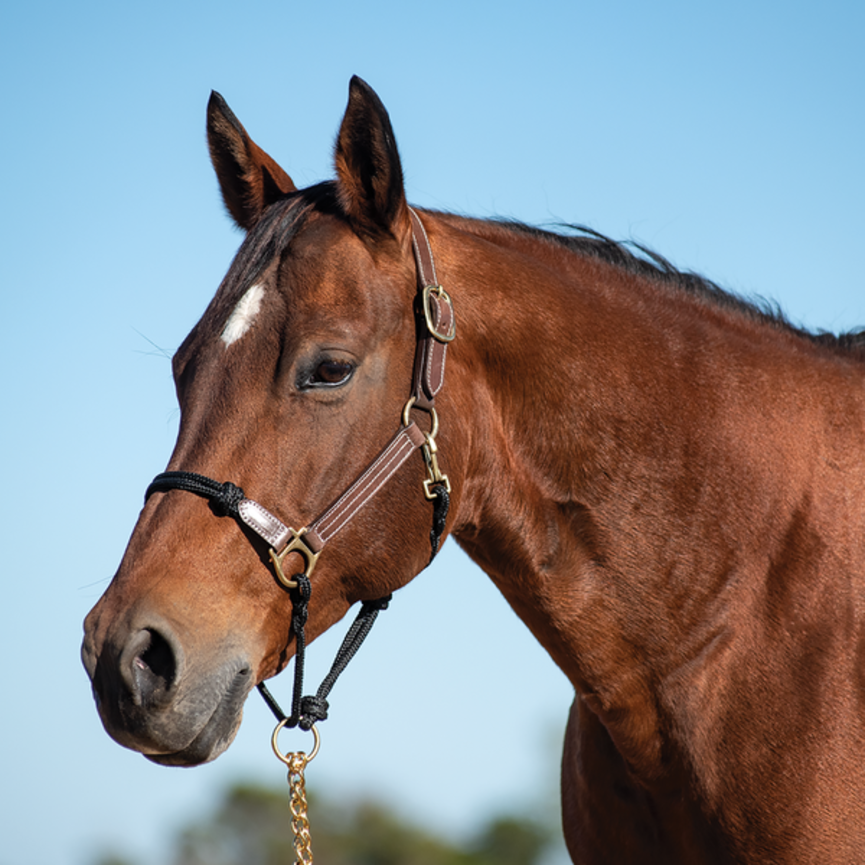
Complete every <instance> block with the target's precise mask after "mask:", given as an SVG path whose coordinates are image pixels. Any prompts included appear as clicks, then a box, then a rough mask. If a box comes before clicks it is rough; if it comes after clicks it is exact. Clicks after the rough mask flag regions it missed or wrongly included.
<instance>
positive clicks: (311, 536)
mask: <svg viewBox="0 0 865 865" xmlns="http://www.w3.org/2000/svg"><path fill="white" fill-rule="evenodd" d="M408 212H409V219H410V223H411V231H412V249H413V251H414V257H415V262H416V265H417V274H418V289H419V294H418V303H417V307H418V308H417V309H416V315H417V318H418V341H417V347H416V351H415V364H414V373H413V376H412V389H411V396H410V398H409V400H408V402H407V403H406V405H405V408H404V409H403V413H402V423H401V425H400V427H399V429H398V430H397V432H396V434H395V435H394V436H393V438H392V439H391V440H390V442H389V443H388V444H387V445H386V446H385V447H384V449H383V450H382V451H381V453H379V455H378V456H377V457H376V458H375V459H374V460H373V462H372V463H371V464H370V465H369V466H368V467H367V468H366V470H365V471H364V472H363V473H362V474H361V475H360V477H358V478H357V480H356V481H355V482H354V483H353V484H352V485H351V486H350V487H349V488H348V489H347V490H346V491H345V492H344V493H343V494H342V495H341V496H340V497H339V498H338V499H337V500H336V501H335V502H334V503H333V504H332V505H330V507H328V508H327V510H326V511H325V512H324V513H323V514H322V515H321V516H320V517H318V519H316V520H314V521H313V522H312V523H310V524H309V525H308V526H306V527H304V528H301V529H293V528H292V527H291V526H287V525H286V524H285V523H284V522H282V520H280V519H279V517H277V516H275V515H274V514H273V513H271V512H270V511H269V510H267V509H266V508H265V507H263V506H262V505H260V504H259V503H258V502H256V501H254V500H252V499H250V498H247V497H246V495H245V494H244V492H243V490H241V489H240V487H238V486H236V485H235V484H232V483H231V482H227V483H219V482H218V481H214V480H212V479H211V478H208V477H205V476H204V475H199V474H196V473H193V472H183V471H170V472H163V473H161V474H158V475H157V476H156V477H155V478H154V479H153V482H152V483H151V484H150V486H149V487H148V488H147V492H146V493H145V501H146V500H147V499H148V498H149V497H150V496H151V495H153V493H156V492H167V491H168V490H172V489H179V490H185V491H187V492H192V493H195V494H196V495H200V496H203V497H205V498H208V499H210V500H211V502H212V503H213V504H214V505H215V506H217V507H218V509H219V510H221V512H222V513H224V514H225V515H228V516H232V517H235V518H236V519H239V520H240V521H241V522H243V523H244V524H245V525H247V526H248V527H249V528H250V529H252V530H253V531H254V532H255V533H256V534H257V535H259V536H260V537H261V538H263V539H264V540H265V541H266V542H267V543H268V545H269V547H270V559H271V562H272V563H273V567H274V571H275V572H276V576H277V578H278V579H279V581H280V583H282V585H284V586H285V587H286V588H288V589H293V588H295V587H296V586H297V581H296V580H293V579H290V578H289V577H287V576H286V574H285V572H284V570H283V562H284V560H285V558H286V557H287V556H288V555H289V554H290V553H298V554H299V555H300V556H301V557H302V558H303V560H304V569H303V572H302V575H303V576H306V577H307V578H308V577H309V576H310V574H311V573H312V570H313V568H314V567H315V564H316V562H317V561H318V557H319V555H321V552H322V550H323V549H324V547H325V546H326V545H327V544H328V543H329V542H330V541H331V540H332V539H333V538H334V536H335V535H336V534H337V533H338V532H339V531H340V530H341V529H343V528H344V527H345V526H346V525H347V524H348V523H349V522H350V521H351V520H352V519H353V518H354V517H355V516H356V515H357V514H358V512H359V511H360V510H362V508H363V507H364V506H365V505H366V504H367V502H369V501H370V499H372V497H373V496H374V495H375V494H376V493H377V492H378V491H379V490H380V489H381V488H382V487H383V486H384V485H385V484H387V482H388V481H389V480H390V479H391V478H392V477H393V476H394V475H395V474H396V473H397V472H398V471H399V469H400V468H401V467H402V465H403V464H404V463H405V462H406V461H407V460H408V459H409V457H410V456H411V455H412V454H413V453H414V452H415V451H416V450H418V449H419V448H420V449H421V450H422V453H423V456H424V461H425V463H426V468H427V475H428V477H427V479H426V480H425V481H424V494H425V496H426V497H427V499H429V500H435V499H437V498H439V496H440V494H439V491H438V489H437V488H443V489H444V491H445V495H443V496H441V498H442V499H443V500H446V494H449V493H450V481H449V480H448V477H447V475H444V474H442V473H441V471H440V470H439V467H438V459H437V453H436V442H435V436H436V434H437V432H438V416H437V414H436V411H435V398H436V395H437V394H438V393H439V391H440V390H441V388H442V385H443V384H444V372H445V359H446V356H447V344H448V343H449V342H450V341H451V340H452V339H453V338H454V335H455V332H456V331H455V319H454V311H453V303H452V301H451V299H450V296H449V295H448V293H447V292H446V291H445V290H444V289H443V288H442V286H441V285H439V284H438V280H437V276H436V271H435V263H434V261H433V254H432V247H431V246H430V242H429V238H428V237H427V233H426V230H425V229H424V226H423V223H422V222H421V220H420V217H419V216H418V215H417V213H416V212H415V211H414V210H413V209H412V208H408ZM415 408H416V409H421V410H423V411H426V412H428V413H429V414H430V416H431V423H432V429H431V430H430V431H429V432H422V431H421V429H420V428H419V427H418V425H417V424H416V423H415V422H414V421H413V420H411V418H410V415H411V411H412V409H415Z"/></svg>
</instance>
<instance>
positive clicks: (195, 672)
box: [81, 605, 254, 766]
mask: <svg viewBox="0 0 865 865" xmlns="http://www.w3.org/2000/svg"><path fill="white" fill-rule="evenodd" d="M98 609H99V607H98V605H97V607H96V608H95V609H94V611H93V612H92V613H91V615H90V616H88V619H87V621H86V622H85V637H84V642H83V644H82V649H81V655H82V660H83V663H84V667H85V669H86V670H87V673H88V675H89V676H90V680H91V683H92V686H93V694H94V697H95V699H96V705H97V708H98V710H99V716H100V718H101V720H102V724H103V726H104V727H105V730H106V732H107V733H108V734H109V735H110V736H111V737H112V738H113V739H114V740H115V741H116V742H118V743H119V744H121V745H123V746H124V747H127V748H130V749H132V750H134V751H140V752H141V753H142V754H144V755H145V756H146V757H147V758H148V759H149V760H152V761H153V762H155V763H161V764H163V765H175V766H194V765H197V764H200V763H206V762H208V761H210V760H213V759H215V758H216V757H217V756H219V754H221V753H222V752H223V751H224V750H225V749H226V748H227V747H228V746H229V744H231V741H232V739H233V738H234V735H235V733H236V732H237V729H238V727H239V726H240V721H241V717H242V712H243V703H244V701H245V700H246V697H247V695H248V694H249V691H250V689H251V688H252V686H253V684H254V680H253V674H252V665H251V664H250V663H249V662H248V660H247V659H246V658H244V657H242V656H239V655H238V654H236V653H232V652H231V651H227V650H225V649H224V648H223V649H222V650H221V651H220V652H219V653H218V657H219V662H218V664H217V665H215V666H214V667H213V668H211V669H200V668H196V669H193V668H192V666H191V665H187V663H186V652H185V651H184V649H183V646H182V644H181V642H180V640H179V639H178V638H177V637H176V635H175V633H174V631H173V629H172V628H171V627H170V625H168V624H167V623H166V622H164V621H160V620H158V619H157V618H156V617H154V616H150V617H145V618H143V619H141V620H140V621H138V622H135V623H134V624H131V625H130V626H128V627H127V626H123V625H120V626H110V627H109V629H108V632H107V634H105V636H104V638H103V639H102V640H101V641H100V639H99V636H100V633H99V632H100V629H99V627H98V622H99V616H98Z"/></svg>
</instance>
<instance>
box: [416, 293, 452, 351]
mask: <svg viewBox="0 0 865 865" xmlns="http://www.w3.org/2000/svg"><path fill="white" fill-rule="evenodd" d="M432 295H435V296H436V297H437V298H438V299H439V300H441V301H443V302H444V303H446V304H447V306H448V307H449V308H450V311H451V326H450V328H449V329H448V332H447V333H442V332H441V331H439V329H438V328H437V327H436V325H435V323H434V321H433V314H432V301H431V299H430V298H431V297H432ZM422 297H423V317H424V318H425V319H426V326H427V330H428V331H429V332H430V334H431V335H432V337H433V338H434V339H437V340H438V341H439V342H445V343H447V342H450V341H451V340H452V339H453V338H454V337H455V336H456V335H457V321H456V318H455V317H454V305H453V301H452V300H451V296H450V295H449V294H448V293H447V292H446V291H445V290H444V289H443V288H442V287H441V286H440V285H427V286H426V287H425V288H424V290H423V296H422Z"/></svg>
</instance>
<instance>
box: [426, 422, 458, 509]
mask: <svg viewBox="0 0 865 865" xmlns="http://www.w3.org/2000/svg"><path fill="white" fill-rule="evenodd" d="M421 451H422V452H423V458H424V462H425V463H426V470H427V474H428V475H429V477H428V478H427V479H426V480H425V481H424V482H423V494H424V495H425V496H426V497H427V499H428V500H429V501H433V499H435V498H436V494H435V493H434V492H432V491H431V489H432V487H433V485H435V484H444V488H445V489H446V490H447V491H448V493H450V491H451V482H450V480H449V479H448V476H447V475H446V474H443V473H442V471H441V469H440V468H439V461H438V457H437V456H436V453H437V451H438V447H437V446H436V441H435V439H434V438H433V437H432V435H430V434H427V437H426V442H425V443H424V444H422V445H421Z"/></svg>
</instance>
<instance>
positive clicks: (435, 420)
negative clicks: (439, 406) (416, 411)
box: [402, 396, 439, 439]
mask: <svg viewBox="0 0 865 865" xmlns="http://www.w3.org/2000/svg"><path fill="white" fill-rule="evenodd" d="M416 402H417V397H414V396H412V397H409V400H408V402H407V403H406V404H405V406H404V407H403V410H402V425H403V426H408V425H409V424H410V423H411V410H412V409H413V408H414V404H415V403H416ZM424 411H426V412H428V414H429V416H430V419H431V422H432V429H431V430H430V431H429V432H428V433H424V435H425V436H426V437H427V438H428V439H434V438H435V437H436V436H437V435H438V434H439V416H438V412H437V411H436V410H435V408H433V407H430V408H429V409H424Z"/></svg>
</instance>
